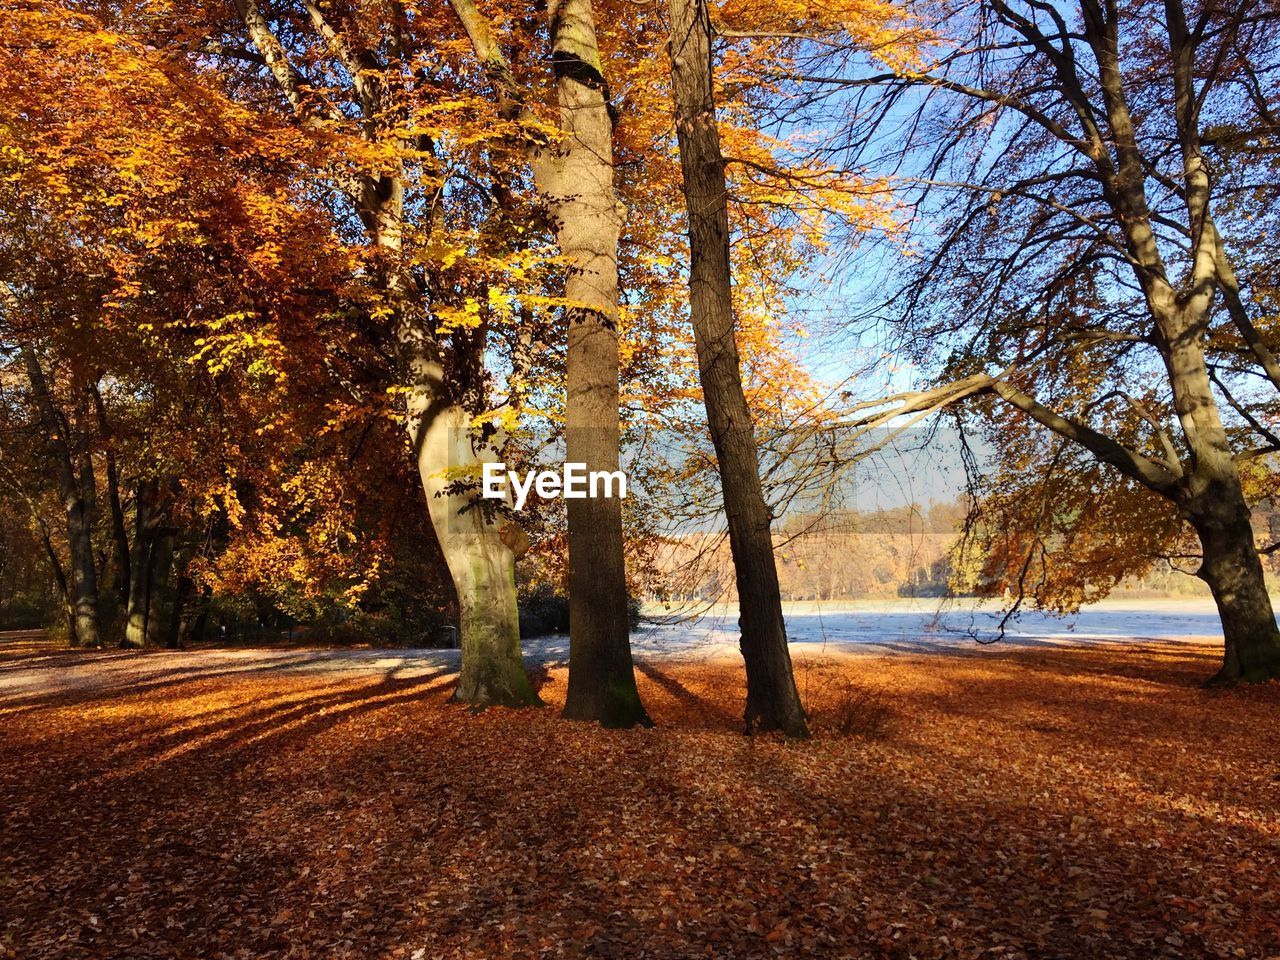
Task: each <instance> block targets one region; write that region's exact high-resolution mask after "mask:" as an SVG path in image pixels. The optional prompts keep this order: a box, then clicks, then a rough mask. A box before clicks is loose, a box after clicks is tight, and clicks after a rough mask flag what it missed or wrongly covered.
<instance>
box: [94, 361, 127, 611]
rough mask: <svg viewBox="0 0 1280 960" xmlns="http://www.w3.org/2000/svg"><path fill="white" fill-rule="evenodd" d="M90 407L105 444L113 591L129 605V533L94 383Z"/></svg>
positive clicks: (120, 605)
mask: <svg viewBox="0 0 1280 960" xmlns="http://www.w3.org/2000/svg"><path fill="white" fill-rule="evenodd" d="M92 395H93V406H94V411H95V412H96V414H97V418H98V431H99V433H101V434H102V439H103V441H104V443H105V445H106V460H107V500H108V502H109V504H110V507H111V537H112V541H113V543H114V544H115V559H116V564H115V583H114V587H115V592H116V596H117V598H118V601H117V606H118V608H119V609H121V610H123V609H127V607H128V605H129V534H128V531H127V529H126V528H125V522H124V507H123V506H122V504H121V502H120V471H119V468H118V467H117V465H116V447H115V438H114V436H113V434H112V432H111V425H110V423H109V422H108V421H107V408H106V405H105V404H104V403H103V402H102V392H101V390H99V389H98V385H97V384H96V383H95V384H93V387H92Z"/></svg>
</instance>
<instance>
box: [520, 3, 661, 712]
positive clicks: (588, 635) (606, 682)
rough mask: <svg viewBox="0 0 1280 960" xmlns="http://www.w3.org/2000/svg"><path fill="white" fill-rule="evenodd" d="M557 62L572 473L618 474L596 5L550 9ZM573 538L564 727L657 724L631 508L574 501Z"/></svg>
mask: <svg viewBox="0 0 1280 960" xmlns="http://www.w3.org/2000/svg"><path fill="white" fill-rule="evenodd" d="M550 15H551V41H552V61H553V63H554V65H555V70H556V78H557V91H558V96H559V104H560V125H561V127H562V129H563V130H564V132H565V134H566V136H565V138H564V141H563V143H561V144H559V145H558V147H557V148H556V150H557V152H556V156H555V158H554V160H553V161H552V162H550V163H547V164H543V165H542V166H543V167H544V169H543V175H542V176H541V177H540V183H539V189H540V191H541V192H542V194H543V198H544V200H545V202H546V203H547V205H548V207H549V208H550V209H551V210H552V211H553V213H554V217H555V219H556V223H557V240H558V242H559V245H560V250H561V252H562V253H563V255H564V257H565V259H566V260H567V261H568V274H567V276H566V279H565V299H566V300H567V301H568V302H569V303H570V304H571V306H570V307H569V308H568V309H567V310H566V319H567V321H568V327H569V344H568V354H567V357H566V379H567V387H568V397H567V402H566V404H565V420H566V423H565V447H566V450H565V453H566V457H567V460H568V462H570V463H581V464H585V466H586V470H587V471H588V473H590V472H593V471H606V472H609V473H612V472H615V471H617V470H618V469H619V447H620V446H621V435H620V425H619V406H620V399H619V392H618V368H619V360H618V238H619V236H620V235H621V232H622V223H623V217H624V214H625V211H624V209H623V206H622V202H621V199H620V198H619V197H618V193H617V190H616V189H615V188H614V167H613V120H612V118H611V117H610V116H609V106H608V102H607V99H606V86H605V81H604V77H603V75H602V72H601V67H600V54H599V50H598V48H597V44H596V33H595V23H594V19H593V14H592V9H591V2H590V0H561V2H559V3H553V4H552V5H551V8H550ZM565 502H566V505H567V508H568V527H569V690H568V695H567V699H566V702H565V708H564V716H565V717H568V718H570V719H574V720H596V721H599V722H601V723H602V724H604V725H605V726H607V727H630V726H634V725H635V724H637V723H641V724H648V723H650V722H651V721H650V720H649V717H648V714H646V713H645V709H644V705H643V704H642V703H641V702H640V693H639V691H638V690H637V689H636V680H635V672H634V669H633V666H632V662H631V637H630V624H629V623H628V619H627V578H626V561H625V558H624V554H623V537H622V502H621V500H620V499H619V498H617V497H587V498H583V499H573V500H566V501H565Z"/></svg>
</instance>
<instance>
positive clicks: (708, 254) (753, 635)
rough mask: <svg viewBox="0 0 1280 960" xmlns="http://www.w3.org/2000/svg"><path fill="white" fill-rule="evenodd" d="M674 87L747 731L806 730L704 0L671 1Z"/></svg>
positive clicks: (697, 330) (699, 341) (693, 293)
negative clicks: (745, 376) (756, 420)
mask: <svg viewBox="0 0 1280 960" xmlns="http://www.w3.org/2000/svg"><path fill="white" fill-rule="evenodd" d="M670 10H671V49H670V53H671V86H672V94H673V97H674V100H675V107H676V134H677V137H678V139H679V143H680V165H681V168H682V170H683V173H684V195H685V207H686V210H687V213H688V221H689V256H690V270H689V307H690V317H691V319H692V321H693V333H694V339H695V343H696V345H697V351H698V372H699V374H700V377H701V381H702V396H703V401H704V402H705V404H706V408H707V422H708V423H709V424H710V426H711V440H712V443H713V444H714V445H715V451H716V461H717V464H718V466H719V469H720V486H721V489H722V490H723V494H724V506H725V513H726V515H727V518H728V523H729V544H730V548H731V551H732V553H733V565H734V570H735V573H736V576H737V584H738V608H739V611H740V617H739V621H738V625H739V627H740V629H741V631H742V639H741V649H742V657H743V660H744V661H745V663H746V671H747V707H746V717H745V719H746V729H747V733H755V732H757V731H760V732H764V731H769V730H781V731H782V732H783V733H785V734H787V735H788V736H791V737H807V736H808V735H809V728H808V725H807V724H806V722H805V716H804V709H803V708H802V707H801V705H800V695H799V693H798V691H797V690H796V683H795V677H794V675H793V674H792V670H791V654H790V652H789V651H788V649H787V632H786V624H785V622H784V620H783V617H782V595H781V591H780V590H779V587H778V569H777V565H776V562H775V559H774V555H773V536H772V533H771V530H770V523H771V521H772V514H771V512H770V510H769V506H768V504H767V503H766V502H765V499H764V490H763V488H762V486H761V483H760V464H759V459H758V454H757V451H756V442H755V434H754V430H753V426H752V420H751V410H750V408H749V407H748V406H747V398H746V394H745V393H744V392H743V389H742V370H741V365H740V362H739V358H738V346H737V342H736V340H735V337H734V328H735V324H734V318H733V297H732V289H731V283H732V274H731V269H730V265H729V214H728V207H727V203H726V189H727V188H726V183H725V175H724V156H723V154H722V153H721V150H720V134H719V131H718V129H717V127H716V116H715V101H714V94H713V76H712V64H711V20H710V17H709V15H708V12H707V7H706V2H705V0H670Z"/></svg>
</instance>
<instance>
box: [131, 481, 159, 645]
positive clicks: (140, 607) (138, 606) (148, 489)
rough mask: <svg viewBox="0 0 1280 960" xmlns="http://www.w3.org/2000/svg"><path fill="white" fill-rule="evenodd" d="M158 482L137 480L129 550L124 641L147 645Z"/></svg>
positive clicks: (157, 509) (157, 508) (156, 526)
mask: <svg viewBox="0 0 1280 960" xmlns="http://www.w3.org/2000/svg"><path fill="white" fill-rule="evenodd" d="M158 496H159V484H158V483H157V482H156V481H154V480H152V481H149V482H147V483H140V484H138V490H137V493H136V495H135V499H134V528H133V545H132V547H131V548H130V550H129V569H130V571H131V572H130V576H129V603H128V608H127V612H126V622H125V637H124V645H125V646H127V647H137V648H140V647H144V646H146V644H147V599H148V597H149V595H150V593H151V571H152V569H153V568H154V565H155V564H154V558H153V557H152V552H153V550H154V548H155V539H156V530H157V528H158V526H159V523H160V509H159V505H158V503H157V502H156V501H157V498H158Z"/></svg>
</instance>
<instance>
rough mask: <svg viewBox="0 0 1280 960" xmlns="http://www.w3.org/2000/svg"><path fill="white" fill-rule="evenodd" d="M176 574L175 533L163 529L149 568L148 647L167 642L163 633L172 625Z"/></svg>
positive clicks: (157, 540)
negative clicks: (174, 570) (174, 564)
mask: <svg viewBox="0 0 1280 960" xmlns="http://www.w3.org/2000/svg"><path fill="white" fill-rule="evenodd" d="M172 571H173V531H172V530H164V531H162V532H161V533H160V534H159V535H158V536H157V538H156V541H155V544H154V545H153V546H152V548H151V562H150V563H149V564H148V565H147V576H146V579H147V626H146V631H145V636H146V644H147V646H149V647H158V646H160V645H161V644H162V643H163V642H164V631H165V628H166V627H167V626H168V624H169V612H170V610H171V607H170V604H171V603H172V602H173V588H172V584H171V583H170V582H169V581H170V574H171V573H172Z"/></svg>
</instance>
